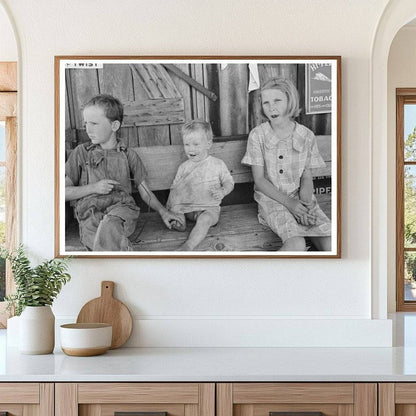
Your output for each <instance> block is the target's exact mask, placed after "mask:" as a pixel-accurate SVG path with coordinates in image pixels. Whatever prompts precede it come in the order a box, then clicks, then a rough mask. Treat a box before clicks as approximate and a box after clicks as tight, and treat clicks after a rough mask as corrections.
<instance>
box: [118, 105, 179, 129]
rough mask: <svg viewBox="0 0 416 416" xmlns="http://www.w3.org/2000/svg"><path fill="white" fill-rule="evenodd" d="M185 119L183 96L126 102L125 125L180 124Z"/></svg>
mask: <svg viewBox="0 0 416 416" xmlns="http://www.w3.org/2000/svg"><path fill="white" fill-rule="evenodd" d="M184 121H185V115H184V104H183V99H182V98H160V99H154V100H146V101H131V102H125V103H124V120H123V126H124V127H126V126H154V125H163V124H178V123H183V122H184Z"/></svg>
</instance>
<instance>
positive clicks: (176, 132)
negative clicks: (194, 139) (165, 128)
mask: <svg viewBox="0 0 416 416" xmlns="http://www.w3.org/2000/svg"><path fill="white" fill-rule="evenodd" d="M182 127H183V124H171V125H170V126H169V133H170V143H169V144H179V145H182V144H183V140H182Z"/></svg>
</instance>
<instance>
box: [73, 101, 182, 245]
mask: <svg viewBox="0 0 416 416" xmlns="http://www.w3.org/2000/svg"><path fill="white" fill-rule="evenodd" d="M83 116H84V121H85V127H86V131H87V134H88V137H89V138H90V139H91V142H88V143H84V144H80V145H79V146H77V147H76V148H75V149H74V150H73V151H72V152H71V154H70V156H69V158H68V161H67V162H66V164H65V200H66V201H74V206H75V216H76V218H77V220H78V223H79V230H80V239H81V243H82V244H83V245H84V246H85V247H86V248H87V249H88V250H92V251H130V250H132V246H131V243H130V241H129V238H128V237H129V236H130V235H131V234H132V233H133V232H134V230H135V227H136V222H137V219H138V218H139V212H140V209H139V207H138V206H137V205H136V203H135V201H134V199H133V197H132V196H131V193H132V183H131V181H132V180H133V181H134V183H135V185H136V186H137V188H138V191H139V194H140V196H141V198H142V199H143V201H145V202H146V203H147V204H148V205H149V206H150V207H151V208H152V209H154V210H155V211H157V212H158V213H159V215H160V216H161V218H162V220H163V222H164V223H165V225H166V227H168V228H171V224H170V223H171V222H174V221H181V218H179V217H178V216H177V215H175V214H173V213H171V212H170V211H168V210H167V209H166V208H165V207H164V206H163V205H162V204H161V203H160V202H159V201H158V199H157V198H156V196H155V195H154V194H153V192H152V191H151V190H150V189H149V187H148V186H147V184H146V180H145V179H146V172H145V169H144V166H143V164H142V161H141V160H140V158H139V156H138V154H137V153H136V152H135V151H134V150H132V149H129V148H127V147H125V146H124V145H122V144H121V142H120V141H119V140H118V139H117V131H118V130H119V128H120V126H121V123H122V121H123V105H122V104H121V103H120V101H119V100H117V99H116V98H114V97H112V96H111V95H104V94H103V95H98V96H96V97H94V98H92V99H91V100H90V101H89V102H88V103H87V104H86V105H85V107H84V110H83Z"/></svg>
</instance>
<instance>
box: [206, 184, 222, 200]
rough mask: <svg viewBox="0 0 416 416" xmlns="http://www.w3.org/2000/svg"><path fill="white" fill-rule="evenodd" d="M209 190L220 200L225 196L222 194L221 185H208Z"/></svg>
mask: <svg viewBox="0 0 416 416" xmlns="http://www.w3.org/2000/svg"><path fill="white" fill-rule="evenodd" d="M209 190H210V191H211V195H212V196H213V197H214V198H215V199H217V200H219V201H221V200H222V199H223V198H224V196H225V195H224V190H223V188H222V187H221V186H215V185H213V186H211V187H210V189H209Z"/></svg>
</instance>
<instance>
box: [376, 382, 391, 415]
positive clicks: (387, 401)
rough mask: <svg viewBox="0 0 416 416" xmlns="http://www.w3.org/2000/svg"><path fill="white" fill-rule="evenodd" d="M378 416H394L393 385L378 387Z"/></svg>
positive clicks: (386, 384) (381, 384)
mask: <svg viewBox="0 0 416 416" xmlns="http://www.w3.org/2000/svg"><path fill="white" fill-rule="evenodd" d="M378 408H379V416H395V395H394V383H379V385H378Z"/></svg>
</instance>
